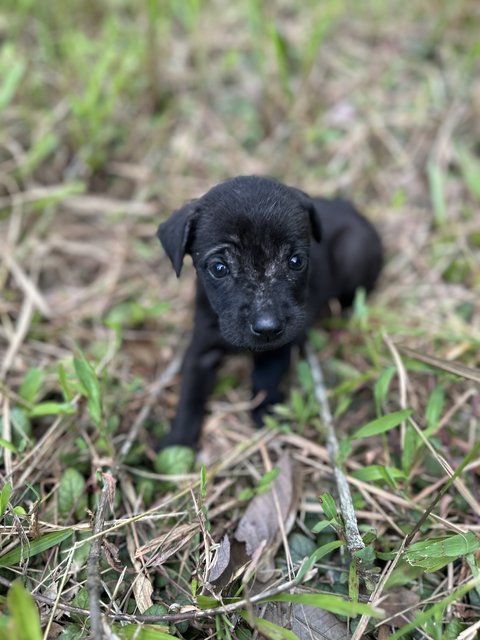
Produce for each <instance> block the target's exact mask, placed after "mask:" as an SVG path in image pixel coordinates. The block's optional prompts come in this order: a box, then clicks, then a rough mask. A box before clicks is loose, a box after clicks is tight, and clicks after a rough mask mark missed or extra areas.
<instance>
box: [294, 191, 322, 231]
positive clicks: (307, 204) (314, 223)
mask: <svg viewBox="0 0 480 640" xmlns="http://www.w3.org/2000/svg"><path fill="white" fill-rule="evenodd" d="M290 188H291V189H292V190H293V191H295V193H296V195H297V196H298V197H299V198H300V201H301V203H302V205H303V207H304V208H305V210H306V211H307V213H308V217H309V218H310V227H311V229H312V236H313V237H314V239H315V240H316V241H317V242H320V240H321V239H322V225H321V223H320V216H319V215H318V213H317V210H316V208H315V203H314V201H313V200H312V198H310V196H309V195H308V193H305V191H302V190H301V189H296V188H295V187H290Z"/></svg>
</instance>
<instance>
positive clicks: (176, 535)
mask: <svg viewBox="0 0 480 640" xmlns="http://www.w3.org/2000/svg"><path fill="white" fill-rule="evenodd" d="M197 530H198V526H197V525H196V524H195V523H193V524H181V525H178V526H177V527H176V528H175V529H172V530H171V531H168V532H167V533H165V534H163V535H161V536H158V537H157V538H153V540H149V541H148V542H147V543H146V544H144V545H143V546H141V547H139V548H138V549H137V550H136V552H135V558H141V557H143V556H146V555H147V554H152V555H151V556H150V557H149V558H148V562H149V563H151V564H155V565H157V566H158V565H160V564H163V563H164V562H165V561H166V560H168V558H170V556H172V555H174V554H175V553H177V551H179V550H180V549H181V548H182V547H183V546H185V545H186V544H188V543H189V542H190V540H191V539H192V538H193V536H194V535H195V534H196V532H197Z"/></svg>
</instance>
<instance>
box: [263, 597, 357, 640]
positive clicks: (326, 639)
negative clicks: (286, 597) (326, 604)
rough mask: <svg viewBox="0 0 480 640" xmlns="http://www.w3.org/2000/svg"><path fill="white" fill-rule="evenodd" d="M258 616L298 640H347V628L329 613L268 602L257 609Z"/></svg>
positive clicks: (286, 603) (295, 604)
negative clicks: (288, 632)
mask: <svg viewBox="0 0 480 640" xmlns="http://www.w3.org/2000/svg"><path fill="white" fill-rule="evenodd" d="M257 611H258V615H260V617H262V618H263V619H265V620H269V621H270V622H273V623H274V624H276V625H278V626H280V627H283V628H284V629H291V630H292V631H293V633H294V634H295V635H296V636H297V637H298V638H299V639H300V640H312V639H315V640H317V639H318V640H349V639H350V638H351V634H350V633H349V631H348V629H347V626H346V624H345V623H343V622H342V621H341V620H339V619H338V618H337V617H336V616H335V615H333V613H330V611H325V610H324V609H319V608H318V607H310V606H309V605H304V604H298V603H289V602H269V603H268V604H267V605H266V607H258V609H257Z"/></svg>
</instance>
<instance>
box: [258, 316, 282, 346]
mask: <svg viewBox="0 0 480 640" xmlns="http://www.w3.org/2000/svg"><path fill="white" fill-rule="evenodd" d="M284 330H285V322H283V321H282V320H281V319H280V318H279V317H278V316H276V315H275V314H274V313H272V312H271V311H262V312H261V313H258V314H257V315H256V316H255V317H254V318H253V319H252V322H251V323H250V331H251V332H252V333H253V335H254V336H255V337H256V338H260V339H263V340H267V341H268V340H273V339H274V338H275V339H278V338H279V337H280V336H281V335H282V333H283V332H284Z"/></svg>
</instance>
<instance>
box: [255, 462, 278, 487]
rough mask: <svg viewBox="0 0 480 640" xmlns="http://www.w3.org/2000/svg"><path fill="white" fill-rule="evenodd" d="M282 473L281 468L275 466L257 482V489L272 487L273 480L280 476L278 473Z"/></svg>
mask: <svg viewBox="0 0 480 640" xmlns="http://www.w3.org/2000/svg"><path fill="white" fill-rule="evenodd" d="M279 473H280V469H279V468H278V467H274V468H273V469H270V471H267V472H266V473H264V474H263V476H262V477H261V478H260V480H259V481H258V484H257V489H260V488H262V489H264V488H265V489H270V486H271V484H272V482H273V481H274V480H275V479H276V478H278V474H279Z"/></svg>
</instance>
